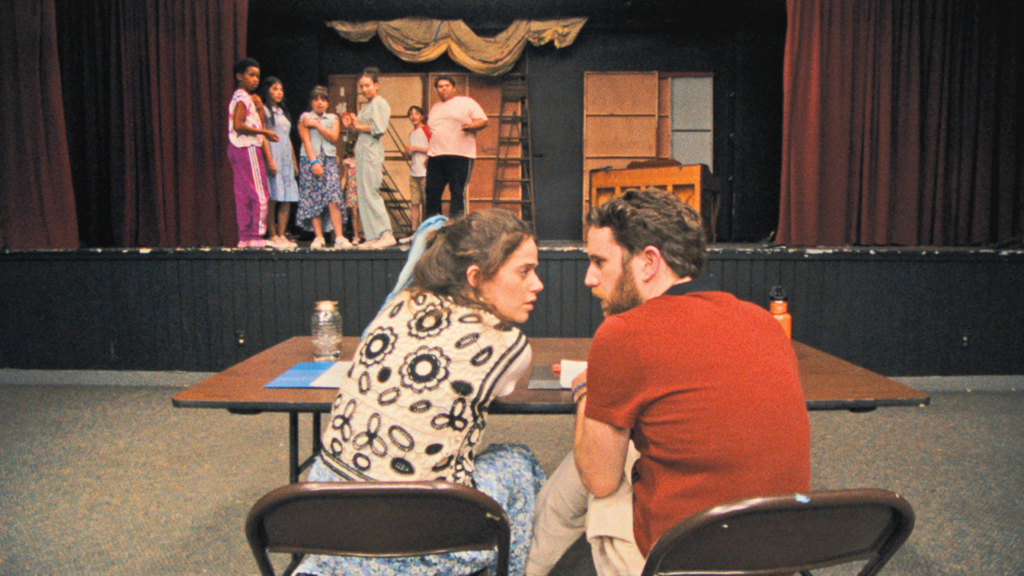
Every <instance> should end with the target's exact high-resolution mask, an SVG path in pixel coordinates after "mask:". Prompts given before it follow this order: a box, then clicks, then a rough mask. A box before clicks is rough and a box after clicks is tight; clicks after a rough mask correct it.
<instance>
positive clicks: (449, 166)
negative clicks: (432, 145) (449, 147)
mask: <svg viewBox="0 0 1024 576" xmlns="http://www.w3.org/2000/svg"><path fill="white" fill-rule="evenodd" d="M472 170H473V159H472V158H466V157H465V156H431V157H429V158H427V181H426V183H425V185H424V187H423V192H424V194H425V195H426V197H427V198H426V202H424V211H425V213H424V215H423V218H424V219H426V218H429V217H431V216H433V215H434V214H440V213H441V195H442V194H444V187H445V185H448V191H449V192H451V205H450V206H449V207H448V217H449V218H455V217H456V216H461V215H462V214H463V213H465V212H466V184H467V183H469V174H470V172H472Z"/></svg>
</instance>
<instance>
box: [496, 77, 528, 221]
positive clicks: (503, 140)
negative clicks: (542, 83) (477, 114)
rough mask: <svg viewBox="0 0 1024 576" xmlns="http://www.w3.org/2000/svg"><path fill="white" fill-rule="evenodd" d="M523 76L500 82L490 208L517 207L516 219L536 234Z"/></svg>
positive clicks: (525, 88)
mask: <svg viewBox="0 0 1024 576" xmlns="http://www.w3.org/2000/svg"><path fill="white" fill-rule="evenodd" d="M527 93H528V89H527V83H526V75H525V74H506V75H505V76H504V77H502V81H501V108H500V109H499V111H498V149H497V154H496V160H497V162H496V165H495V169H494V195H493V197H492V199H491V201H492V205H493V206H500V205H508V204H516V205H519V209H520V217H521V218H522V219H523V221H524V222H526V223H527V224H529V225H530V227H531V228H533V229H534V232H536V225H535V223H534V220H533V217H534V203H533V154H532V141H531V139H530V108H529V103H528V98H527Z"/></svg>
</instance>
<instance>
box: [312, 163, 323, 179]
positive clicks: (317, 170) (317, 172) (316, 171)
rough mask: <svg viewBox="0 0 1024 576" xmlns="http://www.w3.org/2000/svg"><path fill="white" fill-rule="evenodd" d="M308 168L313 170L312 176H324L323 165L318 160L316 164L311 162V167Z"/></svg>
mask: <svg viewBox="0 0 1024 576" xmlns="http://www.w3.org/2000/svg"><path fill="white" fill-rule="evenodd" d="M310 170H312V171H313V176H316V177H317V178H323V177H324V167H323V166H321V165H320V163H319V162H317V163H316V164H313V167H312V168H310Z"/></svg>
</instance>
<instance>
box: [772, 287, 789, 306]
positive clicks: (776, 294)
mask: <svg viewBox="0 0 1024 576" xmlns="http://www.w3.org/2000/svg"><path fill="white" fill-rule="evenodd" d="M768 297H769V298H771V299H772V300H782V301H783V302H784V301H785V300H786V298H787V296H786V289H785V288H783V287H782V286H780V285H778V284H776V285H775V286H772V289H771V290H770V291H769V292H768Z"/></svg>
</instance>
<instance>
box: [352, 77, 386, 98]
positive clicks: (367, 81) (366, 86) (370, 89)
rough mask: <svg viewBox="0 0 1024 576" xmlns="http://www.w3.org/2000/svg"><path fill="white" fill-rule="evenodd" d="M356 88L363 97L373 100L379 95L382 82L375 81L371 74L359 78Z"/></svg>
mask: <svg viewBox="0 0 1024 576" xmlns="http://www.w3.org/2000/svg"><path fill="white" fill-rule="evenodd" d="M356 88H358V89H359V93H360V94H362V95H363V98H366V99H367V100H373V99H374V98H376V97H377V90H378V89H379V88H380V84H378V83H376V82H374V81H373V78H370V77H369V76H363V77H362V78H360V79H359V83H358V84H357V85H356Z"/></svg>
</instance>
